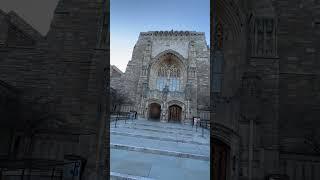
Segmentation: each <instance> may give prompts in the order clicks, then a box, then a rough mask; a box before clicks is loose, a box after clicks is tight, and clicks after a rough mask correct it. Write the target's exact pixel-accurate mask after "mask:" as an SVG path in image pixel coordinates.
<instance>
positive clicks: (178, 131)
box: [110, 124, 200, 136]
mask: <svg viewBox="0 0 320 180" xmlns="http://www.w3.org/2000/svg"><path fill="white" fill-rule="evenodd" d="M117 128H127V129H133V130H143V131H150V132H158V133H164V134H167V133H169V134H177V135H185V136H193V135H194V133H199V132H200V129H198V130H199V131H198V132H196V131H195V130H194V131H187V132H185V131H182V130H167V129H165V128H160V129H159V128H154V127H152V126H150V127H146V128H145V127H140V126H136V125H134V124H121V125H117V127H116V128H115V127H114V126H110V130H115V131H116V129H117Z"/></svg>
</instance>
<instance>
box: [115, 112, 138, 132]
mask: <svg viewBox="0 0 320 180" xmlns="http://www.w3.org/2000/svg"><path fill="white" fill-rule="evenodd" d="M134 119H137V112H136V111H131V112H117V113H113V114H111V118H110V122H114V127H115V128H116V127H117V123H118V121H119V120H124V123H125V124H126V123H127V120H131V121H133V120H134Z"/></svg>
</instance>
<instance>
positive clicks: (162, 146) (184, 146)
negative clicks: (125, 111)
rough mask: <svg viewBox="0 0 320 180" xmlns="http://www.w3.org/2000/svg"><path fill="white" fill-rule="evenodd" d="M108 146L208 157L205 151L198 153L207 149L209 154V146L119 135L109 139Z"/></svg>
mask: <svg viewBox="0 0 320 180" xmlns="http://www.w3.org/2000/svg"><path fill="white" fill-rule="evenodd" d="M110 144H123V145H127V146H134V147H143V148H150V149H159V150H162V151H179V152H182V153H190V154H198V155H202V156H209V153H208V154H206V153H205V154H204V153H203V152H205V151H203V152H202V151H200V148H201V149H207V150H208V151H206V152H209V149H210V146H208V145H197V144H189V143H180V142H172V141H161V140H156V139H142V138H139V137H129V136H121V135H112V136H111V138H110Z"/></svg>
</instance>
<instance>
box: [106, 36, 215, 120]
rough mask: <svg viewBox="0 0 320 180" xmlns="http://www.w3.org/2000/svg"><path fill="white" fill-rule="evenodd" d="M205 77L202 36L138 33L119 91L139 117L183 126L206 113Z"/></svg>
mask: <svg viewBox="0 0 320 180" xmlns="http://www.w3.org/2000/svg"><path fill="white" fill-rule="evenodd" d="M209 74H210V73H209V47H208V45H207V43H206V40H205V35H204V33H202V32H194V31H173V30H172V31H149V32H141V33H140V36H139V38H138V41H137V43H136V44H135V46H134V49H133V54H132V59H131V60H130V61H129V63H128V65H127V69H126V71H125V73H124V74H123V77H122V80H121V82H122V86H121V87H122V89H123V90H124V91H125V92H126V94H127V95H128V98H130V99H131V100H132V101H133V102H135V104H134V109H135V110H136V111H138V113H139V115H140V116H142V117H145V118H152V119H159V120H161V121H166V122H168V121H176V122H187V121H188V120H191V118H192V117H193V116H204V115H205V113H206V112H208V110H209V95H210V94H209ZM112 79H116V77H114V78H113V77H112V76H111V80H112Z"/></svg>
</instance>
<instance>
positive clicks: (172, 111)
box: [168, 105, 182, 122]
mask: <svg viewBox="0 0 320 180" xmlns="http://www.w3.org/2000/svg"><path fill="white" fill-rule="evenodd" d="M181 114H182V108H181V107H180V106H178V105H172V106H170V107H169V119H168V120H169V121H172V122H180V121H181Z"/></svg>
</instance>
